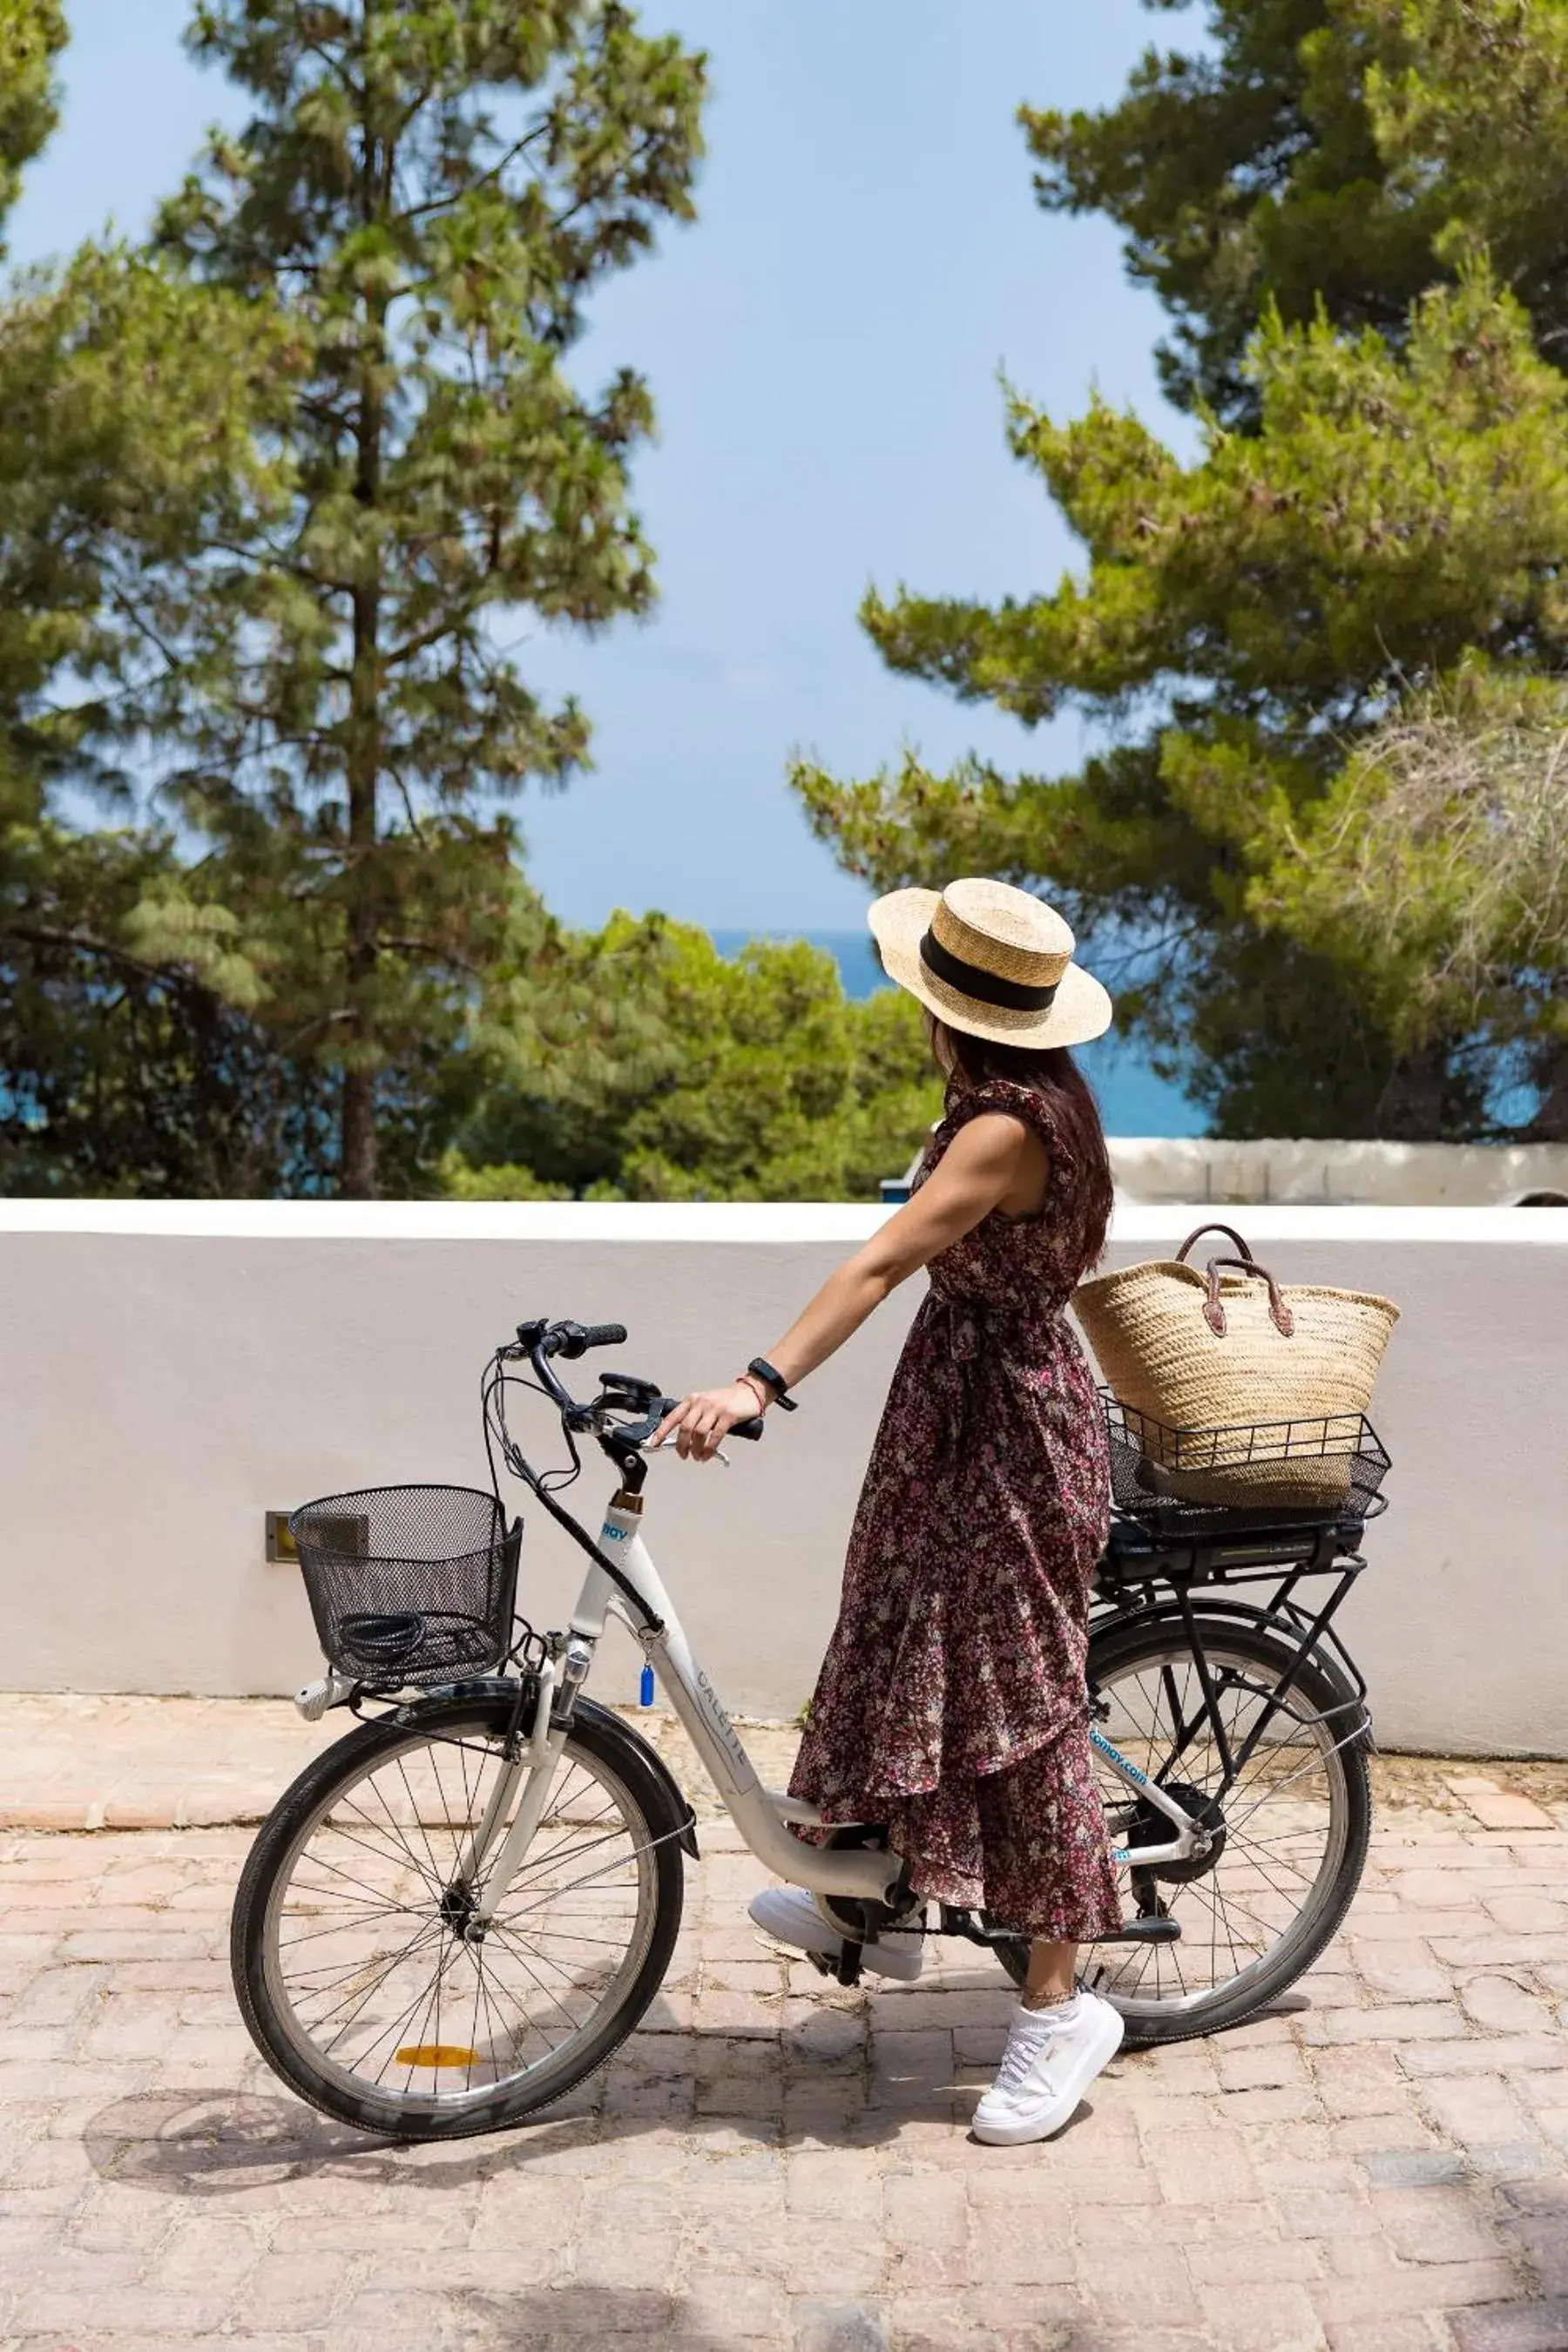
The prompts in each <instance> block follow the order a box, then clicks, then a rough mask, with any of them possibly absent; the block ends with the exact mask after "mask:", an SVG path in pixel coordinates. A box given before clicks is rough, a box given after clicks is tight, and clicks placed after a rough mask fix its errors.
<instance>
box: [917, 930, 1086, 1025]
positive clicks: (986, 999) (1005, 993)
mask: <svg viewBox="0 0 1568 2352" xmlns="http://www.w3.org/2000/svg"><path fill="white" fill-rule="evenodd" d="M921 963H923V964H924V966H925V968H926V970H927V971H929V972H930V974H931V978H932V979H933V980H942V981H945V982H946V983H947V985H948V987H949V988H956V989H957V990H958V991H959V992H961V994H963V995H964V996H973V998H974V999H975V1000H976V1001H977V1003H981V1004H998V1005H1001V1006H1002V1007H1003V1008H1004V1010H1005V1011H1006V1012H1008V1013H1044V1012H1045V1011H1046V1009H1047V1006H1049V1005H1052V1004H1054V1003H1056V1000H1057V989H1058V986H1059V984H1060V983H1059V982H1055V981H1053V982H1052V983H1051V985H1050V987H1048V988H1030V987H1027V986H1026V984H1025V982H1023V981H1021V980H1003V979H1001V978H999V977H998V975H997V974H996V973H995V972H994V971H986V970H985V968H984V965H983V964H978V963H965V962H964V961H963V957H962V956H955V955H953V954H952V952H951V951H950V950H948V949H946V948H944V947H943V946H942V941H941V940H939V939H938V938H937V935H936V933H935V932H934V931H928V932H927V933H926V935H925V937H924V939H923V940H921Z"/></svg>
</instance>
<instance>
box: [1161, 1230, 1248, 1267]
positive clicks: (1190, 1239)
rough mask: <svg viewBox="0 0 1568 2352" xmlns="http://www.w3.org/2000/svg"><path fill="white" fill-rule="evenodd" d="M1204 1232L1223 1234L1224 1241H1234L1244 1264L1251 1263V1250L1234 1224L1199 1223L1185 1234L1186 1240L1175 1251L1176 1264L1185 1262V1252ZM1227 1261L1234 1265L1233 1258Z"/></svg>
mask: <svg viewBox="0 0 1568 2352" xmlns="http://www.w3.org/2000/svg"><path fill="white" fill-rule="evenodd" d="M1205 1234H1224V1235H1225V1237H1226V1241H1230V1242H1234V1243H1235V1244H1236V1246H1237V1253H1238V1254H1239V1255H1240V1256H1241V1257H1242V1259H1243V1260H1244V1261H1245V1262H1246V1264H1247V1265H1251V1264H1252V1262H1253V1260H1252V1252H1251V1251H1250V1250H1249V1249H1248V1248H1247V1244H1246V1243H1245V1242H1244V1241H1243V1240H1242V1238H1241V1235H1240V1234H1238V1233H1237V1230H1236V1227H1235V1226H1234V1225H1199V1226H1197V1227H1196V1228H1195V1230H1194V1232H1192V1233H1190V1234H1188V1235H1187V1238H1186V1240H1185V1241H1184V1243H1183V1244H1182V1246H1181V1248H1180V1249H1179V1250H1178V1251H1177V1252H1176V1264H1177V1265H1185V1264H1186V1262H1187V1252H1188V1251H1189V1250H1190V1249H1191V1247H1192V1245H1193V1244H1194V1242H1195V1241H1201V1240H1202V1239H1203V1237H1204V1235H1205ZM1229 1263H1231V1264H1232V1265H1234V1264H1235V1260H1234V1259H1232V1260H1231V1261H1229Z"/></svg>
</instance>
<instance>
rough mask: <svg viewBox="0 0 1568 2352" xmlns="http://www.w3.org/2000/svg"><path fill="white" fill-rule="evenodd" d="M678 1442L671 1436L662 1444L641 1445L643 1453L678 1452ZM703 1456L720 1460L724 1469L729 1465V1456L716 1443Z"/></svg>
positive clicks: (709, 1459) (711, 1459)
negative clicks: (708, 1452)
mask: <svg viewBox="0 0 1568 2352" xmlns="http://www.w3.org/2000/svg"><path fill="white" fill-rule="evenodd" d="M679 1451H680V1446H679V1442H678V1441H677V1440H676V1439H675V1438H673V1437H667V1438H666V1439H665V1441H664V1444H662V1445H645V1446H644V1447H643V1452H644V1453H645V1454H679ZM705 1458H706V1459H707V1460H708V1461H710V1462H721V1463H722V1464H723V1465H724V1467H725V1469H726V1470H728V1469H729V1468H730V1467H731V1462H730V1457H729V1455H728V1454H726V1453H725V1451H724V1449H723V1447H722V1446H721V1445H716V1446H715V1447H714V1448H713V1451H712V1453H711V1454H708V1455H707V1456H706V1457H705Z"/></svg>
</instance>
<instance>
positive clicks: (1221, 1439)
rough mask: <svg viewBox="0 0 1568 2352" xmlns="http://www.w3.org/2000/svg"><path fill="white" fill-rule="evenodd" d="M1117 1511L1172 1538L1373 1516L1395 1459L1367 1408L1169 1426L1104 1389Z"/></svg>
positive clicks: (1381, 1505) (1382, 1500) (1384, 1502)
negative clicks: (1298, 1417)
mask: <svg viewBox="0 0 1568 2352" xmlns="http://www.w3.org/2000/svg"><path fill="white" fill-rule="evenodd" d="M1103 1402H1104V1406H1105V1421H1106V1428H1107V1431H1108V1433H1109V1435H1110V1492H1111V1499H1112V1501H1113V1502H1114V1504H1115V1506H1116V1508H1117V1510H1118V1511H1119V1512H1121V1513H1122V1514H1123V1515H1124V1516H1125V1517H1129V1518H1135V1519H1138V1520H1141V1521H1142V1524H1143V1525H1144V1526H1145V1527H1148V1528H1152V1529H1153V1530H1154V1531H1155V1532H1156V1533H1158V1534H1161V1535H1165V1534H1172V1535H1176V1534H1190V1535H1201V1534H1222V1533H1226V1532H1228V1531H1231V1530H1235V1531H1237V1532H1241V1531H1243V1530H1245V1529H1247V1528H1260V1527H1270V1528H1278V1527H1281V1526H1291V1525H1295V1524H1302V1525H1321V1524H1322V1523H1324V1522H1325V1521H1328V1520H1339V1521H1345V1520H1352V1521H1359V1520H1363V1519H1370V1518H1374V1517H1376V1516H1377V1514H1378V1513H1379V1512H1380V1511H1382V1510H1384V1509H1385V1508H1386V1507H1387V1497H1386V1496H1384V1494H1383V1493H1382V1492H1381V1491H1380V1490H1381V1488H1382V1486H1383V1481H1384V1476H1385V1475H1386V1474H1387V1472H1388V1470H1389V1468H1390V1466H1391V1465H1390V1463H1389V1457H1388V1454H1387V1453H1386V1452H1385V1451H1384V1445H1383V1442H1382V1440H1381V1439H1380V1438H1379V1436H1378V1434H1377V1433H1376V1431H1375V1430H1374V1429H1373V1425H1372V1423H1370V1422H1369V1421H1368V1420H1367V1418H1366V1416H1365V1414H1364V1413H1360V1412H1335V1413H1324V1414H1319V1415H1317V1416H1315V1417H1310V1418H1308V1419H1306V1420H1302V1421H1264V1422H1239V1423H1234V1424H1233V1425H1232V1426H1230V1427H1228V1428H1223V1429H1167V1428H1166V1427H1165V1425H1164V1423H1163V1422H1158V1421H1151V1420H1150V1418H1149V1417H1148V1415H1147V1414H1146V1413H1142V1412H1134V1410H1133V1408H1132V1407H1131V1405H1130V1404H1123V1403H1122V1402H1121V1400H1120V1399H1119V1398H1116V1397H1113V1396H1110V1395H1106V1396H1105V1397H1104V1398H1103Z"/></svg>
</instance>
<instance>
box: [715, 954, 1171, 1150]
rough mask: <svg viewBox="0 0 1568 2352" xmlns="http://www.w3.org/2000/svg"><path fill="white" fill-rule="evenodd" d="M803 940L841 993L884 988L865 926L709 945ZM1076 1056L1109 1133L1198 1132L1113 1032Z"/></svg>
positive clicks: (861, 994) (1163, 1085)
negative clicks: (828, 963)
mask: <svg viewBox="0 0 1568 2352" xmlns="http://www.w3.org/2000/svg"><path fill="white" fill-rule="evenodd" d="M759 937H766V938H770V939H807V940H810V941H811V944H812V946H813V947H817V948H826V950H827V952H828V953H829V955H831V956H832V957H834V959H835V960H836V961H837V965H838V972H839V977H840V979H841V980H842V981H843V982H844V991H845V994H846V995H847V996H853V997H864V996H869V995H870V994H871V992H872V991H873V989H878V988H886V987H888V986H889V982H888V981H887V980H886V979H885V978H884V977H883V974H882V969H881V966H880V965H879V962H878V961H877V952H876V950H875V948H874V947H873V945H872V943H871V935H870V933H869V932H868V931H770V932H767V933H758V932H756V931H715V932H714V934H713V944H714V945H715V947H716V948H717V949H718V950H719V952H720V954H721V955H727V956H728V955H738V954H739V953H740V951H741V950H742V948H743V947H745V946H746V944H747V942H748V941H749V940H753V939H757V938H759ZM1078 1059H1079V1064H1080V1066H1082V1069H1083V1071H1084V1075H1085V1076H1087V1077H1088V1079H1089V1083H1090V1085H1091V1086H1092V1087H1093V1088H1094V1090H1095V1093H1096V1094H1097V1095H1098V1096H1099V1097H1100V1111H1101V1114H1102V1116H1103V1118H1104V1120H1105V1129H1106V1133H1107V1134H1108V1135H1202V1134H1204V1133H1205V1115H1204V1113H1203V1111H1202V1110H1200V1109H1199V1108H1198V1106H1197V1105H1196V1104H1195V1103H1193V1102H1189V1101H1188V1099H1187V1097H1186V1096H1185V1095H1184V1094H1183V1092H1182V1091H1181V1088H1180V1087H1173V1086H1171V1085H1170V1084H1169V1083H1168V1082H1167V1081H1166V1080H1165V1079H1163V1078H1159V1077H1156V1076H1155V1075H1154V1073H1153V1071H1152V1069H1151V1068H1150V1067H1149V1065H1148V1062H1147V1060H1146V1059H1145V1058H1144V1056H1143V1055H1142V1053H1141V1052H1140V1050H1139V1049H1138V1047H1137V1046H1136V1045H1131V1044H1123V1043H1122V1041H1121V1039H1120V1038H1118V1037H1117V1036H1116V1035H1115V1034H1114V1033H1113V1034H1111V1035H1110V1036H1109V1037H1100V1038H1098V1039H1097V1040H1096V1041H1095V1043H1094V1044H1093V1045H1080V1046H1079V1048H1078Z"/></svg>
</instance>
